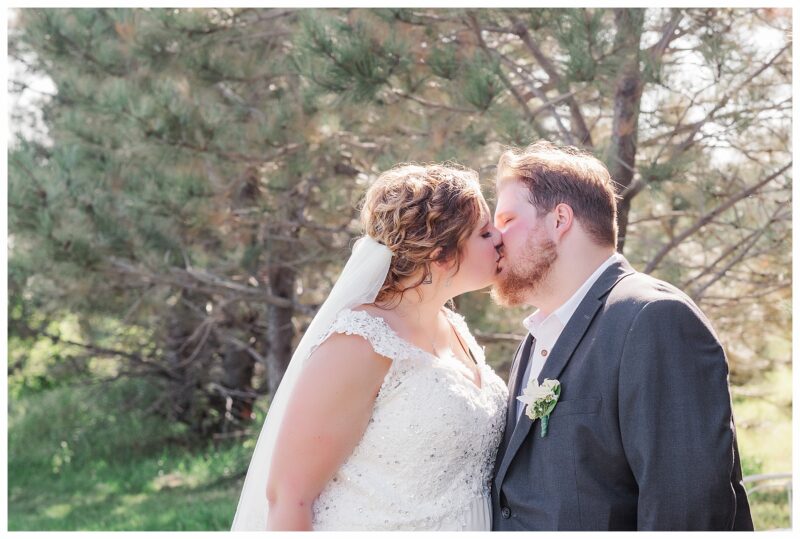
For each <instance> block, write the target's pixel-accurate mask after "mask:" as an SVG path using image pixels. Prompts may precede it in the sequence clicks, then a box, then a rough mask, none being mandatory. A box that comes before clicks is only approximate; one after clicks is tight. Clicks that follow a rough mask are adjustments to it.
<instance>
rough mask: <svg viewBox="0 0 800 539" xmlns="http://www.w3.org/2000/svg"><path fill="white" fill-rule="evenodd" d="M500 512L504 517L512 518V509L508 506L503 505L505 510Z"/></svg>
mask: <svg viewBox="0 0 800 539" xmlns="http://www.w3.org/2000/svg"><path fill="white" fill-rule="evenodd" d="M500 514H501V515H502V516H503V518H511V509H509V508H508V507H503V510H502V511H500Z"/></svg>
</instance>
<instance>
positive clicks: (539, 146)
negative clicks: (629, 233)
mask: <svg viewBox="0 0 800 539" xmlns="http://www.w3.org/2000/svg"><path fill="white" fill-rule="evenodd" d="M509 180H517V181H521V182H523V183H524V184H525V185H526V186H527V187H528V190H529V191H530V193H529V201H530V203H531V204H532V205H533V206H534V207H535V208H536V209H537V211H539V212H541V213H548V212H550V211H552V210H553V208H555V207H556V206H557V205H558V204H561V203H564V204H568V205H569V206H570V207H571V208H572V211H573V213H574V214H575V218H576V219H577V220H579V221H580V222H581V225H583V227H584V228H585V229H586V231H587V233H588V234H589V235H590V236H591V237H592V239H593V240H594V241H595V243H597V244H599V245H609V246H613V247H615V248H616V246H617V195H616V193H615V191H614V182H613V180H612V179H611V175H610V174H609V172H608V169H607V168H606V166H605V165H604V164H603V163H602V162H601V161H600V160H599V159H597V158H596V157H594V156H593V155H592V154H590V153H588V152H585V151H583V150H580V149H578V148H575V147H573V146H558V145H555V144H553V143H552V142H548V141H545V140H540V141H537V142H534V143H533V144H531V145H529V146H528V147H527V148H524V149H522V148H511V149H509V150H506V151H505V152H503V155H501V156H500V160H499V162H498V163H497V187H498V189H499V188H500V186H501V185H502V184H503V183H505V182H506V181H509Z"/></svg>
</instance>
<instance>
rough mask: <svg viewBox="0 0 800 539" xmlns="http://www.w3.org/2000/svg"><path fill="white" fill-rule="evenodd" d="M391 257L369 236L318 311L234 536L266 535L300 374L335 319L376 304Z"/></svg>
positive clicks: (256, 460)
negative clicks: (275, 468) (276, 460)
mask: <svg viewBox="0 0 800 539" xmlns="http://www.w3.org/2000/svg"><path fill="white" fill-rule="evenodd" d="M391 260H392V252H391V251H390V250H389V248H388V247H386V246H385V245H383V244H381V243H378V242H377V241H375V240H374V239H373V238H371V237H370V236H362V237H361V238H360V239H359V240H358V241H357V242H356V243H355V245H354V246H353V253H352V254H351V255H350V259H349V260H348V261H347V264H345V266H344V269H343V270H342V273H341V275H340V276H339V278H338V279H337V281H336V284H334V286H333V289H332V290H331V293H330V294H329V295H328V298H327V299H326V300H325V302H324V303H323V304H322V306H321V307H320V308H319V310H318V311H317V314H316V316H314V319H313V320H312V321H311V324H310V325H309V326H308V329H307V330H306V332H305V334H304V335H303V338H302V339H300V343H299V344H298V345H297V349H296V350H295V352H294V354H293V355H292V359H291V361H290V362H289V366H288V367H287V368H286V374H284V375H283V379H282V380H281V383H280V385H279V386H278V389H277V391H275V395H274V397H273V399H272V403H271V404H270V407H269V410H268V412H267V418H266V419H265V421H264V425H263V426H262V427H261V434H259V436H258V442H256V449H255V451H254V453H253V458H252V459H251V460H250V467H249V468H248V469H247V476H246V477H245V479H244V486H243V487H242V494H241V495H240V497H239V505H238V507H237V508H236V516H234V518H233V524H232V525H231V530H234V531H236V530H261V531H264V530H266V529H267V512H268V507H267V476H268V474H269V469H270V463H271V461H272V453H273V448H274V447H275V440H276V438H277V436H278V429H279V428H280V426H281V422H282V421H283V416H284V413H285V411H286V404H287V402H288V401H289V397H290V396H291V394H292V390H293V389H294V386H295V384H296V383H297V379H298V378H299V376H300V372H301V371H302V370H303V367H304V366H305V363H306V360H307V359H308V357H309V356H310V355H311V352H312V351H313V350H314V348H315V347H316V346H317V345H318V344H320V340H321V339H322V338H323V337H324V336H325V333H326V332H327V331H328V329H329V328H330V326H331V324H332V323H333V321H334V319H335V318H336V315H337V314H338V313H339V311H341V310H342V309H344V308H350V307H355V306H356V305H360V304H363V303H372V302H373V301H375V298H376V297H377V295H378V292H379V291H380V289H381V286H382V285H383V282H384V281H385V280H386V275H387V273H388V272H389V264H390V263H391Z"/></svg>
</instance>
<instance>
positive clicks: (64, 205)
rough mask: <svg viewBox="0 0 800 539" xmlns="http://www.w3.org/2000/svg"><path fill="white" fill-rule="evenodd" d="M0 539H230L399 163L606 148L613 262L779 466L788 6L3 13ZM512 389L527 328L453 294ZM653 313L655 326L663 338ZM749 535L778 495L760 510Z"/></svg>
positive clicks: (784, 519)
mask: <svg viewBox="0 0 800 539" xmlns="http://www.w3.org/2000/svg"><path fill="white" fill-rule="evenodd" d="M8 31H9V56H10V57H9V64H10V66H11V68H10V69H11V75H10V80H9V94H10V96H11V98H12V103H14V106H13V107H12V110H11V126H10V129H11V133H12V138H11V142H10V146H9V149H8V160H9V178H8V181H9V188H8V205H9V207H8V212H9V214H8V222H9V237H8V276H9V280H8V286H9V304H8V309H9V310H8V314H9V342H8V349H9V356H8V390H9V422H8V428H9V451H8V471H9V528H10V529H12V530H33V529H40V530H56V529H59V530H77V529H86V530H133V529H136V530H155V529H161V530H167V529H169V530H173V529H174V530H183V529H206V530H216V529H220V530H221V529H228V527H229V526H230V522H231V519H232V517H233V513H234V510H235V506H236V502H237V500H238V494H239V489H240V487H241V481H242V480H243V477H244V473H245V471H246V468H247V465H248V462H249V458H250V454H251V451H252V449H253V447H254V444H255V437H256V435H257V433H258V431H259V428H260V425H261V422H262V421H263V418H264V414H265V412H266V409H267V407H268V402H269V396H270V394H271V393H272V392H273V391H274V389H275V387H277V384H278V383H279V381H280V378H281V375H282V373H283V371H284V369H285V366H286V364H287V362H288V360H289V358H290V356H291V351H292V347H293V344H294V343H295V342H296V339H297V338H298V336H299V335H301V334H302V331H303V329H304V327H305V324H307V323H308V321H309V320H310V317H311V316H312V315H313V313H314V312H315V309H316V306H317V305H319V303H320V302H321V301H322V300H323V299H324V298H325V296H326V294H327V293H328V291H329V290H330V287H331V285H332V283H333V281H334V280H335V278H336V276H337V274H338V271H339V270H340V269H341V267H342V265H343V264H344V262H345V261H346V259H347V256H348V255H349V247H350V246H351V245H352V243H353V240H354V239H355V238H356V237H357V236H358V235H359V233H360V231H359V230H358V224H357V205H358V202H359V199H360V197H361V196H362V195H363V193H364V191H365V189H366V187H367V185H368V184H369V182H370V181H371V180H372V179H374V178H375V177H376V175H377V174H379V173H380V172H381V171H382V170H385V169H386V168H388V167H390V166H392V165H394V164H396V163H398V162H408V161H414V162H431V161H445V160H451V161H456V162H459V163H463V164H465V165H467V166H470V167H472V168H475V169H476V170H478V171H479V172H480V174H481V178H482V181H483V184H484V188H485V189H484V192H485V195H486V196H487V198H488V199H489V200H490V203H491V202H492V197H493V192H492V185H493V169H494V165H495V163H496V160H497V158H498V156H499V155H500V153H501V152H502V151H503V149H505V148H506V147H508V146H515V145H526V144H528V143H530V142H533V141H534V140H537V139H540V138H544V139H548V140H552V141H555V142H559V143H565V144H572V145H575V146H580V147H582V148H584V149H586V150H588V151H591V152H592V153H594V154H595V155H596V156H598V157H599V158H600V159H602V160H603V161H604V162H605V163H606V164H607V165H608V167H609V169H610V170H611V172H612V175H613V177H614V179H615V180H616V182H617V184H618V185H617V187H618V192H619V194H620V196H621V204H620V222H619V225H620V234H621V241H620V250H621V251H622V252H623V253H624V254H625V256H626V257H627V258H628V259H629V260H630V261H631V263H632V264H633V266H634V267H635V268H637V269H639V270H641V271H646V272H648V273H652V274H653V275H655V276H656V277H659V278H662V279H665V280H667V281H669V282H671V283H673V284H675V285H677V286H679V287H681V288H682V289H684V290H685V291H686V292H687V293H688V294H690V295H691V296H692V297H693V298H694V300H695V301H696V302H697V303H698V304H699V305H700V307H701V308H702V309H703V310H704V311H705V312H706V314H707V315H708V316H709V318H710V319H711V320H712V322H713V324H714V325H715V328H716V329H717V331H718V333H719V335H720V338H721V340H722V341H723V343H724V345H725V348H726V352H727V355H728V359H729V362H730V367H731V392H732V397H733V400H734V414H735V417H736V421H737V426H738V434H739V437H740V449H741V451H742V453H743V465H744V468H745V474H746V475H755V474H767V473H777V472H783V473H788V472H791V282H792V271H791V177H790V171H791V165H792V158H791V142H790V140H791V139H790V134H791V107H792V93H791V76H792V73H791V65H792V49H791V11H790V10H788V9H723V8H713V9H677V8H674V9H655V8H654V9H481V10H468V9H324V10H323V9H305V10H292V9H266V8H265V9H254V8H248V9H146V8H143V9H16V10H13V11H12V12H11V17H10V26H9V29H8ZM456 304H457V307H458V309H459V310H460V311H461V312H462V313H463V314H464V315H465V316H466V318H467V320H468V321H469V322H470V325H471V327H472V328H473V330H474V332H475V333H476V335H477V336H478V337H479V340H480V341H482V342H483V343H484V344H485V345H486V346H487V357H488V358H489V360H490V362H491V363H492V364H493V365H494V367H495V369H496V370H497V371H498V373H500V374H501V376H503V377H506V376H507V372H508V367H509V364H510V361H511V354H512V353H513V350H514V349H515V347H516V344H517V342H518V339H519V338H521V336H522V333H523V329H522V326H521V324H520V320H521V319H522V318H523V317H524V316H525V315H526V314H527V313H526V312H525V310H522V309H500V308H498V307H497V306H496V305H493V304H492V302H491V301H490V299H489V296H488V294H487V293H486V292H485V291H484V292H478V293H472V294H468V295H465V296H462V297H459V298H457V299H456ZM664 323H665V324H668V323H669V321H668V320H665V321H664ZM751 504H752V506H753V511H754V516H755V519H756V525H757V527H758V528H759V529H767V528H785V527H788V526H789V525H790V524H789V518H790V517H789V508H788V505H787V503H786V492H785V491H784V490H781V489H763V490H762V491H760V492H754V493H753V494H752V496H751Z"/></svg>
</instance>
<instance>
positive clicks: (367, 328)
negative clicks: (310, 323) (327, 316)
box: [320, 309, 403, 360]
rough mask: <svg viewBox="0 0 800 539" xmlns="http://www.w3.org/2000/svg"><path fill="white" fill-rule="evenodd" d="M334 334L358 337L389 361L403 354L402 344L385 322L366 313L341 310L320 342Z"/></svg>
mask: <svg viewBox="0 0 800 539" xmlns="http://www.w3.org/2000/svg"><path fill="white" fill-rule="evenodd" d="M334 333H344V334H346V335H359V336H360V337H363V338H364V339H365V340H366V341H367V342H369V343H370V345H372V348H373V350H375V352H377V353H378V354H380V355H382V356H385V357H387V358H389V359H391V360H397V359H400V357H401V355H402V352H403V346H402V343H399V342H398V340H397V339H396V338H395V335H394V332H393V331H392V329H391V328H390V327H389V326H388V324H387V323H386V321H385V320H383V319H382V318H378V317H375V316H372V315H370V314H369V313H368V312H366V311H353V310H350V309H343V310H341V311H340V312H339V314H337V315H336V319H335V320H334V321H333V323H332V324H331V327H330V329H329V330H328V332H327V333H326V334H325V336H324V337H323V338H322V340H321V341H320V342H324V341H325V339H327V338H328V337H330V336H331V335H332V334H334Z"/></svg>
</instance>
